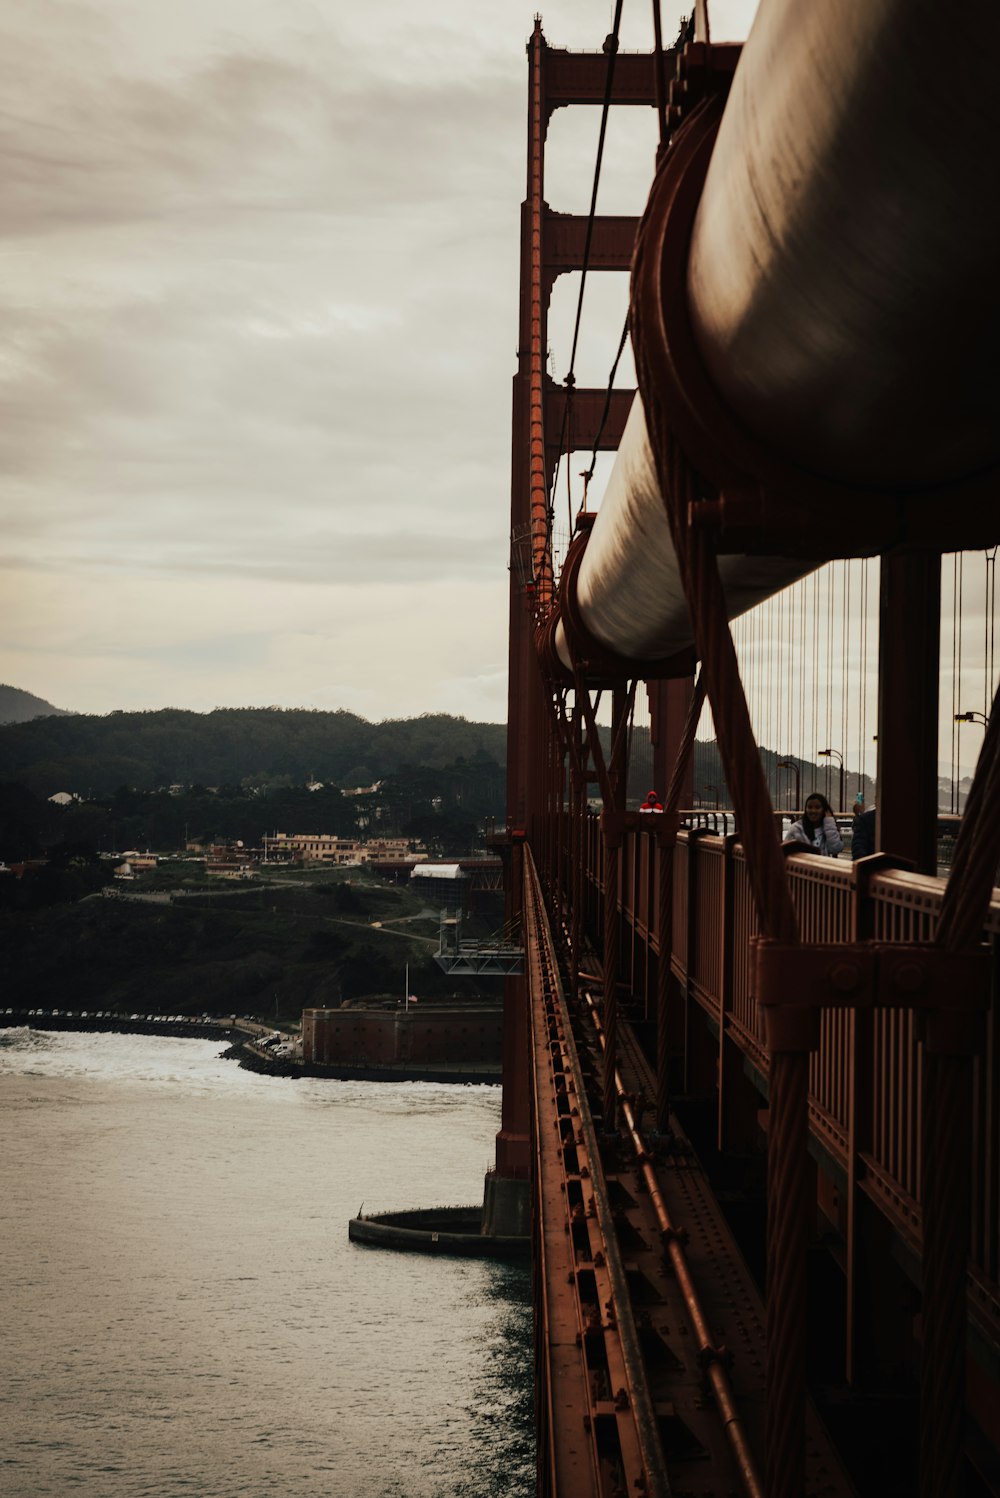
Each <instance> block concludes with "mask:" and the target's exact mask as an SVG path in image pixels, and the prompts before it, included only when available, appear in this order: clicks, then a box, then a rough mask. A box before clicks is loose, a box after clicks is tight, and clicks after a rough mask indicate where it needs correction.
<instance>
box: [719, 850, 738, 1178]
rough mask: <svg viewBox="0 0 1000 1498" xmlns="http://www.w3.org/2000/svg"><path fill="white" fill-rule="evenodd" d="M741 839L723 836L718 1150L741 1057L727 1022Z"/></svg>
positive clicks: (730, 1006)
mask: <svg viewBox="0 0 1000 1498" xmlns="http://www.w3.org/2000/svg"><path fill="white" fill-rule="evenodd" d="M738 841H739V839H738V838H737V837H736V835H735V833H731V834H730V835H729V836H727V837H725V838H724V839H723V849H722V921H721V923H720V928H719V949H720V950H719V980H720V981H719V989H720V992H719V1098H718V1114H717V1126H716V1133H717V1139H718V1145H719V1149H720V1150H721V1149H725V1148H727V1145H728V1143H729V1141H728V1138H727V1136H728V1134H729V1126H728V1125H729V1119H728V1114H729V1108H730V1102H731V1090H732V1088H733V1087H734V1086H735V1085H736V1083H737V1075H736V1073H737V1071H738V1069H739V1059H738V1052H737V1050H736V1047H735V1046H734V1045H733V1043H732V1042H731V1040H730V1039H729V1032H728V1022H729V1016H730V1014H731V1013H732V1010H733V903H734V902H733V879H734V865H733V849H734V848H735V847H736V844H737V842H738Z"/></svg>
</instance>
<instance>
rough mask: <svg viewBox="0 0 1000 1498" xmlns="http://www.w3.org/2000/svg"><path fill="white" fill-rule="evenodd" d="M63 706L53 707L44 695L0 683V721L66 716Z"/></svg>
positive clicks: (15, 721)
mask: <svg viewBox="0 0 1000 1498" xmlns="http://www.w3.org/2000/svg"><path fill="white" fill-rule="evenodd" d="M71 716H72V714H71V713H69V712H67V710H66V708H64V707H53V706H52V703H51V702H46V701H45V699H44V697H36V696H34V694H33V693H31V692H22V691H21V688H20V687H8V686H4V685H3V683H0V723H28V722H30V721H31V719H32V718H68V717H71Z"/></svg>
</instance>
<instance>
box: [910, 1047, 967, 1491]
mask: <svg viewBox="0 0 1000 1498" xmlns="http://www.w3.org/2000/svg"><path fill="white" fill-rule="evenodd" d="M920 1138H921V1172H920V1194H921V1199H922V1204H923V1332H924V1345H923V1350H922V1353H921V1358H920V1415H921V1418H920V1498H960V1494H961V1493H962V1491H963V1488H964V1484H963V1481H962V1467H963V1452H964V1447H965V1340H966V1324H967V1319H968V1312H967V1307H966V1272H967V1261H968V1253H969V1214H970V1210H971V1199H972V1171H971V1142H972V1056H971V1055H970V1054H965V1055H963V1054H961V1053H959V1052H953V1053H948V1052H947V1051H944V1050H938V1049H936V1047H934V1046H932V1045H927V1044H925V1048H924V1065H923V1087H922V1093H921V1099H920Z"/></svg>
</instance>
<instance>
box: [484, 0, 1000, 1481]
mask: <svg viewBox="0 0 1000 1498" xmlns="http://www.w3.org/2000/svg"><path fill="white" fill-rule="evenodd" d="M620 11H621V6H620V4H619V5H618V8H617V13H616V22H615V30H614V31H613V33H612V35H611V36H610V37H609V38H608V39H607V40H606V42H605V43H604V46H603V48H602V50H600V51H595V52H593V53H571V52H566V51H562V50H559V49H558V48H555V47H552V46H549V45H548V43H547V41H546V39H545V37H544V35H543V33H542V30H541V25H540V23H536V27H535V31H534V34H533V36H532V37H531V40H530V43H529V46H528V151H527V194H526V199H525V203H524V205H523V217H522V234H521V305H520V330H519V344H518V368H517V373H516V376H515V379H514V393H513V423H514V425H513V485H512V504H511V548H512V549H511V591H510V701H509V725H510V727H509V747H508V808H507V826H506V831H505V832H504V833H503V834H502V835H499V836H498V837H497V838H496V839H495V841H496V844H497V846H498V848H499V850H500V851H501V853H502V856H503V859H504V866H505V887H506V897H507V905H508V910H507V915H508V919H509V921H510V922H512V923H513V922H515V921H520V924H521V929H522V932H523V937H524V945H525V962H524V974H523V976H521V975H512V976H508V977H507V978H506V979H505V980H504V982H505V1000H504V1009H505V1019H504V1022H505V1053H504V1098H503V1122H502V1129H501V1132H500V1134H499V1136H498V1140H497V1162H496V1187H497V1190H498V1191H499V1193H500V1197H503V1199H504V1200H507V1201H509V1200H511V1199H512V1198H516V1196H517V1193H518V1191H523V1192H524V1193H526V1194H527V1193H530V1211H531V1232H532V1239H533V1282H534V1300H535V1318H536V1320H535V1325H536V1404H537V1412H538V1414H537V1421H538V1491H539V1492H540V1493H542V1494H559V1495H562V1498H587V1495H590V1494H594V1495H608V1498H610V1495H624V1494H626V1493H627V1494H629V1495H633V1494H646V1495H653V1494H668V1493H675V1494H678V1495H679V1494H685V1495H690V1494H716V1495H723V1494H726V1495H729V1494H736V1493H739V1494H747V1495H767V1498H800V1495H802V1494H806V1493H808V1494H814V1495H820V1494H829V1495H840V1494H845V1493H850V1492H852V1491H857V1492H859V1493H860V1494H862V1495H863V1498H867V1495H868V1494H876V1493H878V1494H880V1495H883V1494H898V1495H903V1494H914V1493H917V1492H919V1493H920V1494H921V1498H951V1495H957V1494H959V1493H961V1492H969V1493H970V1494H972V1493H988V1492H1000V1479H998V1476H997V1473H998V1471H1000V1453H998V1451H997V1441H998V1436H997V1432H998V1431H1000V1202H998V1193H1000V1172H998V1160H1000V1069H998V1063H1000V1020H998V1015H997V989H996V965H995V958H996V948H997V936H998V933H1000V892H998V891H997V890H996V889H995V887H994V880H995V876H996V871H997V864H998V860H1000V714H998V713H997V712H996V710H995V707H994V700H993V699H994V692H995V689H996V674H995V662H994V658H993V641H994V621H995V582H994V575H995V557H996V546H997V542H998V541H1000V505H998V500H997V482H998V463H1000V421H998V395H1000V392H998V389H997V385H998V382H1000V359H998V358H997V349H998V347H1000V337H998V334H1000V328H998V320H1000V297H998V295H997V286H996V267H997V265H998V264H1000V199H998V197H997V194H996V193H995V192H993V191H992V187H991V184H990V183H989V182H988V181H984V163H985V162H988V161H991V160H992V159H993V158H994V157H995V156H996V153H997V150H998V148H1000V90H997V88H996V86H995V81H994V78H993V73H994V70H995V57H996V52H997V44H1000V19H998V15H1000V13H998V12H997V11H996V10H995V8H994V7H992V6H988V5H987V4H986V3H985V0H974V3H971V4H969V5H967V6H965V7H963V8H962V10H961V12H960V14H956V15H955V17H954V21H953V22H952V21H950V20H948V19H947V18H946V17H944V16H943V15H942V13H941V11H940V9H939V8H938V7H935V6H933V5H931V4H930V3H929V0H905V3H904V0H871V3H869V4H868V5H866V6H865V7H863V8H857V7H856V8H852V9H851V10H850V11H847V10H846V9H845V8H844V7H843V6H841V5H838V4H837V3H835V0H811V3H810V5H809V6H807V7H803V6H797V7H796V6H794V5H793V4H792V3H791V0H762V4H761V6H760V10H759V12H758V16H757V19H756V21H755V23H754V28H753V31H752V33H751V36H750V38H749V40H748V41H747V43H746V44H745V45H744V46H743V47H742V48H741V47H739V46H737V45H730V44H719V42H718V41H717V40H716V39H713V38H712V37H710V35H709V31H708V25H707V20H706V19H705V17H704V15H703V13H702V10H701V7H700V6H699V8H698V10H697V11H696V17H695V20H694V22H693V23H692V25H691V27H689V28H688V31H687V32H686V34H684V35H682V36H681V38H679V40H678V42H677V44H676V45H675V46H674V47H672V48H668V47H664V46H663V45H662V39H661V38H660V36H659V27H658V22H656V17H657V15H658V7H657V6H656V5H654V7H653V11H654V22H656V24H654V28H653V37H652V39H651V50H650V51H649V53H645V54H624V53H619V51H618V46H617V20H618V17H619V16H620ZM943 28H944V33H945V34H943ZM582 104H589V105H600V106H602V111H603V113H602V120H604V119H606V118H607V116H608V111H609V110H611V109H613V108H617V107H619V106H621V105H630V106H633V107H635V106H644V107H648V108H650V109H653V110H655V111H656V118H657V120H658V123H659V151H658V153H657V161H656V170H655V175H654V177H653V182H652V187H651V191H650V195H649V199H648V203H647V206H646V210H645V213H644V214H643V216H642V218H641V220H634V219H629V218H625V217H610V216H601V215H599V214H597V212H596V201H597V182H598V177H599V169H600V147H599V151H598V169H597V171H596V172H595V185H594V194H593V198H592V203H591V212H590V214H589V215H588V216H575V215H571V214H562V213H558V212H556V211H554V210H553V209H552V208H550V206H549V204H548V203H547V201H546V198H545V176H544V168H545V144H546V133H547V128H548V124H549V121H550V119H551V117H552V115H553V112H554V111H555V110H557V109H562V108H566V107H572V106H576V105H582ZM600 140H601V145H602V146H603V141H604V126H603V123H602V129H601V136H600ZM598 270H600V271H602V272H603V271H619V272H621V271H630V272H631V296H630V312H629V331H630V335H631V342H632V348H633V352H634V356H635V367H636V374H637V385H638V390H637V391H631V390H628V391H624V390H615V389H613V388H609V390H607V391H606V390H604V389H587V388H583V387H582V386H579V385H577V384H576V381H575V377H574V373H573V367H572V366H573V362H574V361H573V360H571V369H570V374H569V376H568V377H567V378H566V380H565V381H564V382H563V383H562V384H557V383H556V382H555V381H554V380H552V379H551V378H550V376H549V374H548V372H547V355H548V315H549V303H550V296H551V292H552V288H553V286H554V284H555V281H556V279H557V277H559V276H560V275H562V274H564V273H566V272H570V271H579V272H581V300H580V305H581V306H582V301H583V286H584V285H585V283H586V277H587V274H588V273H589V272H596V271H598ZM576 331H577V332H578V331H579V311H578V319H577V330H576ZM575 351H576V334H574V360H575ZM619 352H620V351H619ZM601 450H606V451H609V452H615V453H616V454H617V457H616V459H615V464H614V468H613V470H612V473H611V476H610V479H609V481H608V485H607V489H606V492H605V494H604V496H603V499H602V501H601V504H600V507H599V509H597V510H596V511H595V510H591V509H588V508H587V499H586V494H585V495H584V502H583V507H580V508H577V509H576V511H575V513H574V512H573V510H572V507H571V513H570V519H571V521H572V538H571V542H570V545H569V548H568V551H566V553H565V555H562V554H561V548H560V545H559V542H558V538H557V530H556V525H555V510H556V503H557V476H558V473H559V471H560V466H561V465H563V464H565V465H568V464H569V463H571V462H572V461H573V458H572V456H571V455H572V454H579V453H581V452H589V451H593V453H595V454H596V453H597V452H598V451H601ZM945 554H947V555H945ZM818 569H822V570H818ZM768 600H770V601H768ZM949 691H950V700H949ZM942 720H943V721H944V724H945V727H944V729H943V730H942V727H941V724H942ZM699 725H702V727H701V738H702V740H705V739H706V738H708V739H710V740H712V741H713V742H714V746H715V747H714V748H713V749H712V751H711V752H712V754H713V756H715V757H714V758H713V759H712V760H711V761H710V762H709V761H705V760H704V759H703V761H702V766H701V769H700V770H699V772H698V774H697V776H696V772H695V768H694V765H695V759H696V755H697V754H701V755H703V756H704V754H705V753H706V750H705V748H704V744H703V743H699V744H698V745H697V748H696V737H697V735H698V733H699ZM969 733H972V734H973V735H975V736H976V737H977V739H978V740H981V743H982V750H981V754H980V756H979V761H978V766H977V768H976V770H975V774H974V775H969V776H966V777H964V779H963V774H962V770H963V763H962V756H963V755H964V754H966V753H967V752H968V751H967V749H966V748H965V745H966V744H967V742H968V739H967V738H962V737H961V735H963V734H966V735H968V734H969ZM705 764H708V765H709V769H708V771H707V772H706V770H705V768H704V766H705ZM819 765H822V766H823V774H824V775H825V777H826V778H825V780H824V788H825V791H826V793H827V794H828V795H829V799H830V800H831V801H832V802H833V803H834V807H835V809H836V810H837V811H839V812H841V813H845V812H846V811H847V807H846V806H845V804H844V803H845V801H847V800H851V798H852V796H853V798H854V800H855V803H856V804H858V798H860V799H861V802H864V803H869V804H870V803H871V800H872V793H873V789H874V788H875V787H877V796H876V803H875V804H876V810H875V839H874V846H875V848H876V850H877V851H876V852H875V853H874V854H871V855H870V856H867V857H864V858H860V859H857V860H854V861H851V860H849V859H848V858H846V857H841V858H824V857H819V856H816V855H814V854H813V853H812V852H810V851H808V850H804V849H803V848H802V845H801V844H800V845H799V851H798V852H795V851H790V850H789V848H787V847H784V846H783V845H782V842H781V837H780V818H778V819H777V821H776V804H779V805H780V806H781V808H782V809H783V810H786V811H789V810H790V811H797V812H798V811H801V809H802V804H801V803H802V798H803V797H804V795H805V794H806V793H808V792H809V791H811V790H812V788H813V785H814V783H815V782H813V781H811V780H810V778H809V777H810V775H811V774H817V773H819V772H818V771H817V770H816V766H819ZM637 766H641V769H642V779H641V781H640V782H639V783H638V784H633V785H632V786H630V785H629V774H630V768H631V771H632V774H633V780H635V775H636V767H637ZM942 768H943V772H944V779H945V790H944V793H943V798H942V788H941V785H940V784H939V782H940V780H941V778H942ZM792 772H794V790H793V789H792ZM703 775H704V777H705V778H704V779H702V776H703ZM650 785H653V786H655V787H656V788H657V790H658V791H659V792H660V795H661V797H662V800H663V811H662V812H661V813H658V814H657V813H654V814H652V815H645V814H643V813H640V812H639V811H638V810H636V809H635V808H636V807H637V805H638V799H639V798H641V797H642V796H643V795H644V794H645V792H646V790H647V789H648V786H650ZM706 802H707V803H708V804H709V805H710V806H711V807H712V808H713V811H712V818H714V820H712V819H710V818H707V817H706V816H705V815H703V814H699V813H698V812H697V811H696V810H693V808H696V806H697V805H698V804H699V803H700V804H701V805H704V804H705V803H706ZM790 803H791V805H790ZM942 810H943V811H946V812H949V813H959V812H961V813H962V815H961V819H960V820H959V821H957V822H956V823H954V827H957V838H956V839H955V840H954V846H953V849H952V851H951V852H950V854H949V860H948V861H949V870H948V874H947V877H946V878H945V877H942V873H941V866H942V859H941V847H940V835H941V823H940V818H941V813H942ZM718 811H721V812H725V813H728V815H727V816H725V817H724V818H721V819H720V816H719V815H718V814H717V812H718ZM845 825H846V819H845ZM501 1188H502V1190H501ZM500 1197H498V1200H499V1199H500ZM765 1222H766V1227H765V1226H764V1224H765ZM737 1240H739V1241H738V1242H737ZM748 1266H749V1267H748ZM813 1396H815V1401H816V1403H814V1399H813ZM817 1404H818V1407H819V1414H818V1413H817ZM820 1416H822V1419H821V1418H820ZM866 1447H867V1450H866ZM862 1453H866V1454H864V1455H862Z"/></svg>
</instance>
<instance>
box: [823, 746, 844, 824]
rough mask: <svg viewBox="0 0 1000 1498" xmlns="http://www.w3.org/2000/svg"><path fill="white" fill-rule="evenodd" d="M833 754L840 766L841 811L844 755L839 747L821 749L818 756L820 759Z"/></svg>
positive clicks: (841, 806)
mask: <svg viewBox="0 0 1000 1498" xmlns="http://www.w3.org/2000/svg"><path fill="white" fill-rule="evenodd" d="M834 756H836V760H837V764H838V766H839V768H840V810H841V811H843V810H844V756H843V755H842V754H841V752H840V750H839V749H821V750H820V751H819V757H820V759H833V758H834Z"/></svg>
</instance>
